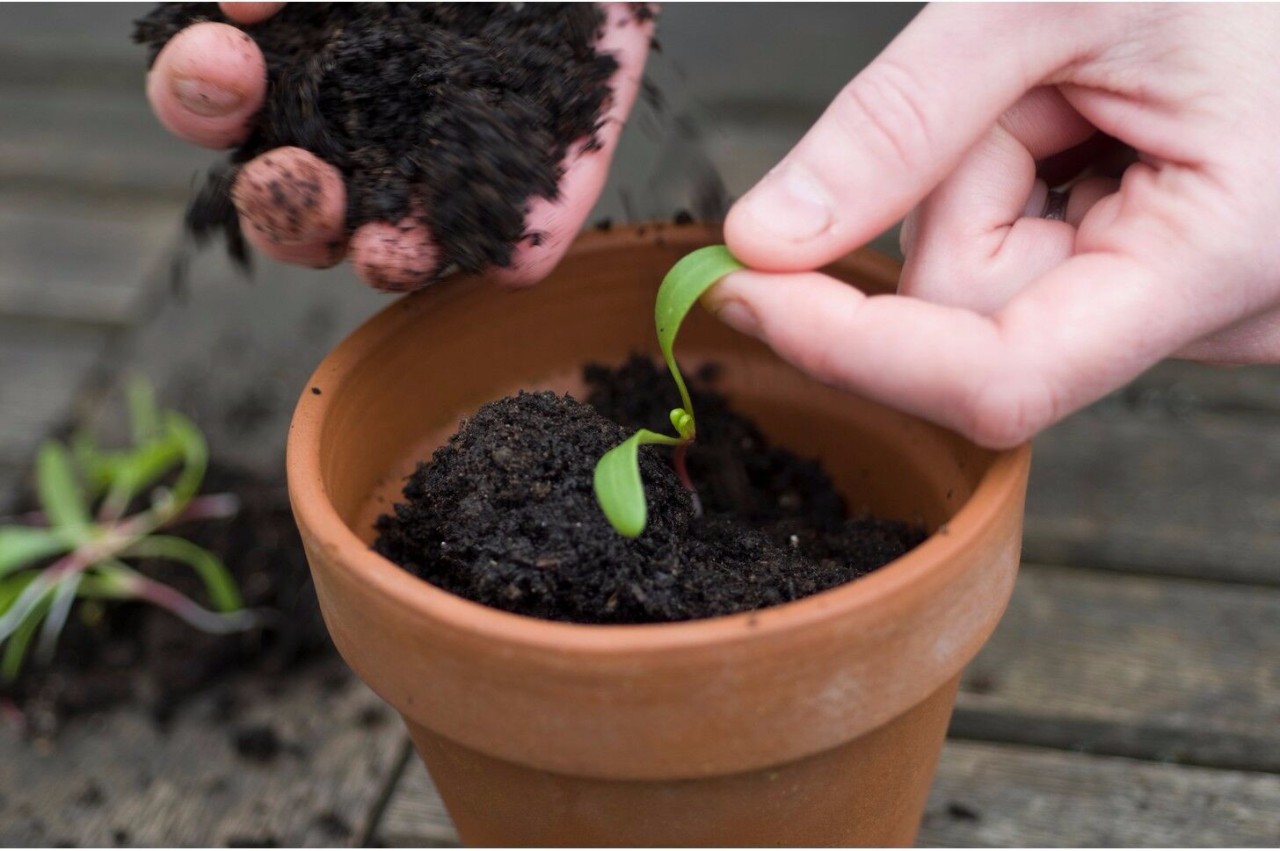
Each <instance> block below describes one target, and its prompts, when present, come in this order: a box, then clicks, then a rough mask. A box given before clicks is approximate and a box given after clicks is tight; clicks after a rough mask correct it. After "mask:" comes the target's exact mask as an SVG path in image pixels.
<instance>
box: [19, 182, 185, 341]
mask: <svg viewBox="0 0 1280 851" xmlns="http://www.w3.org/2000/svg"><path fill="white" fill-rule="evenodd" d="M181 216H182V205H181V204H180V203H176V202H163V201H156V202H146V201H140V200H137V199H129V198H112V197H94V196H90V197H80V198H77V199H69V198H60V197H56V196H55V197H50V196H48V195H45V194H32V193H27V192H5V191H0V316H9V317H20V318H33V319H44V320H54V321H58V322H75V323H82V324H86V325H96V326H103V327H109V328H110V327H128V326H130V325H132V324H134V323H135V322H137V321H138V320H140V319H141V318H142V308H143V305H144V301H145V297H146V295H147V294H148V292H149V291H150V290H151V289H153V288H154V287H155V286H156V284H157V283H158V281H157V277H158V275H157V272H158V271H160V270H158V269H157V266H158V265H161V259H162V258H163V256H164V255H165V253H166V251H167V250H168V249H169V247H170V244H171V243H172V242H173V240H174V239H175V238H176V237H177V235H178V227H179V226H178V222H179V220H180V219H181Z"/></svg>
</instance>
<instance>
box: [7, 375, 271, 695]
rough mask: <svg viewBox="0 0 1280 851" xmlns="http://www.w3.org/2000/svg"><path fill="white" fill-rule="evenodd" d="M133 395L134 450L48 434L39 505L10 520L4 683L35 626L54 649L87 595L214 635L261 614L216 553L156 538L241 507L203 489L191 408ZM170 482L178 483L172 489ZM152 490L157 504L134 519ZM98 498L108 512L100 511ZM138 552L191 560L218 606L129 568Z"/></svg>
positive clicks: (133, 390)
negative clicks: (138, 606) (149, 608)
mask: <svg viewBox="0 0 1280 851" xmlns="http://www.w3.org/2000/svg"><path fill="white" fill-rule="evenodd" d="M128 396H129V415H130V421H131V425H132V431H133V444H134V445H133V447H132V448H131V449H128V450H122V451H105V450H102V449H99V448H98V446H97V444H96V443H95V442H94V441H93V440H92V439H91V438H89V437H88V436H87V435H78V436H76V437H75V438H73V439H72V441H71V444H70V445H69V446H68V445H65V444H63V443H60V442H58V441H55V440H47V441H45V442H44V444H43V445H42V446H41V447H40V450H39V454H38V455H37V457H36V490H37V493H38V496H39V500H40V507H41V510H40V511H38V512H35V513H33V514H31V515H28V516H27V517H25V518H22V519H24V520H25V521H26V522H25V523H23V524H21V525H0V646H2V647H3V653H2V654H0V680H4V681H11V680H13V679H15V678H16V677H17V676H18V673H19V671H20V670H21V668H22V663H23V660H24V658H25V656H26V653H27V649H28V647H29V646H30V644H31V641H32V640H33V639H34V638H36V633H37V630H38V631H39V646H38V648H37V655H38V657H39V658H40V660H41V661H45V662H47V661H48V660H49V659H50V658H51V657H52V655H53V651H54V649H55V647H56V645H57V641H58V637H59V636H60V635H61V633H62V629H63V627H64V626H65V625H66V623H67V619H68V617H69V616H70V614H71V608H72V605H73V604H74V603H75V601H76V600H77V599H78V598H79V599H87V600H141V601H144V602H148V603H152V604H154V605H157V606H160V607H162V608H165V609H167V610H169V611H170V612H172V613H173V614H175V615H177V616H178V617H179V618H182V619H183V620H185V621H186V622H187V623H189V624H191V625H192V626H194V627H196V628H197V629H201V630H204V631H206V632H234V631H238V630H242V629H246V628H247V627H249V626H251V625H252V624H253V623H254V622H255V619H254V616H253V615H252V614H251V613H250V612H248V611H246V610H245V609H244V608H243V604H242V603H241V600H240V593H239V591H238V590H237V588H236V585H235V580H234V579H233V578H232V577H231V574H230V573H228V572H227V569H226V567H225V566H224V565H223V564H222V562H221V561H220V560H219V559H218V557H217V556H215V555H214V554H213V553H211V552H208V551H207V550H205V549H203V548H201V547H198V546H196V545H195V544H193V543H191V542H190V541H188V540H185V539H183V538H178V537H174V536H172V535H160V534H156V533H157V532H158V531H160V530H162V529H165V528H166V527H168V526H171V525H173V524H175V523H177V522H179V521H185V520H198V519H212V518H218V517H230V516H232V515H234V514H235V513H236V511H237V510H238V503H237V500H236V498H235V497H234V496H232V495H230V494H218V495H213V496H197V495H196V494H197V492H198V491H199V489H200V483H201V481H202V480H203V478H204V473H205V468H206V466H207V463H208V447H207V445H206V443H205V439H204V436H203V435H202V434H201V433H200V431H199V429H197V428H196V426H195V425H194V424H193V423H192V422H191V421H190V420H188V419H187V418H186V417H184V416H182V415H181V414H179V413H177V412H175V411H161V410H159V409H158V408H157V407H156V401H155V394H154V392H153V391H152V389H151V387H150V386H149V385H147V384H146V383H144V382H142V381H134V382H132V383H131V384H130V387H129V392H128ZM174 474H176V475H174ZM165 480H169V481H171V482H172V483H171V484H170V485H169V486H162V485H161V482H162V481H165ZM148 489H150V494H149V503H150V505H149V507H148V508H146V509H143V510H141V511H138V512H137V513H135V514H133V515H131V516H125V512H126V511H127V510H128V508H129V506H130V504H131V503H133V502H134V500H135V499H136V498H137V497H138V496H140V495H142V494H143V493H144V492H146V491H148ZM95 501H97V502H98V510H97V511H96V513H91V512H90V508H91V506H92V505H93V504H94V502H95ZM137 558H163V559H169V560H172V561H177V562H182V563H185V564H187V565H189V566H190V567H191V568H192V569H193V570H195V571H196V573H197V574H198V575H199V577H200V579H201V580H202V581H203V583H204V586H205V589H206V591H207V592H208V595H209V600H210V602H211V603H212V604H213V607H214V609H216V611H210V610H209V609H206V608H203V607H202V606H200V605H198V604H197V603H196V602H195V601H193V600H191V599H189V598H188V597H186V596H184V595H183V594H181V593H179V592H178V591H177V590H175V589H174V588H172V587H170V586H168V585H164V584H162V583H160V582H157V581H155V580H154V579H151V578H149V577H146V576H143V575H142V574H141V573H138V572H137V571H136V570H134V569H133V568H131V567H129V566H128V565H127V564H125V560H126V559H137Z"/></svg>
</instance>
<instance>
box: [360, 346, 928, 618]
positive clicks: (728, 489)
mask: <svg viewBox="0 0 1280 851" xmlns="http://www.w3.org/2000/svg"><path fill="white" fill-rule="evenodd" d="M586 378H587V381H588V384H589V385H590V388H591V393H590V395H589V397H588V399H587V403H586V404H583V403H580V402H577V401H575V400H573V399H572V398H570V397H567V396H564V397H560V396H556V395H555V394H553V393H549V392H543V393H520V394H518V395H517V396H514V397H508V398H506V399H502V400H499V401H497V402H493V403H490V404H488V405H486V406H484V407H483V408H481V409H480V410H479V411H478V412H477V413H476V414H475V416H473V417H471V418H470V419H468V420H467V421H466V422H465V423H464V424H463V426H462V428H461V429H460V431H459V432H458V434H456V435H454V436H453V437H452V438H451V439H450V440H449V442H448V443H447V444H446V445H445V446H443V447H441V448H440V449H439V450H437V451H436V453H435V454H434V456H433V457H432V459H431V461H430V462H428V463H424V464H421V465H419V467H418V469H417V471H416V472H415V473H414V474H413V475H412V476H411V477H410V478H409V480H408V482H407V484H406V485H405V488H404V496H405V499H406V501H405V502H403V503H399V504H397V505H396V506H395V508H394V513H393V514H388V515H383V516H382V517H381V518H379V520H378V522H377V530H378V538H377V540H376V542H375V544H374V547H375V549H376V550H377V551H378V552H380V553H381V554H383V555H384V556H386V557H387V558H389V559H391V560H392V561H394V562H396V563H398V564H400V565H401V566H403V567H404V568H405V569H407V570H409V571H410V572H411V573H414V574H416V575H417V576H419V577H421V578H423V579H425V580H427V581H428V582H430V583H432V584H434V585H437V586H439V587H441V588H444V589H445V590H447V591H450V592H453V593H455V594H458V595H461V596H463V597H466V598H468V599H471V600H475V601H477V602H480V603H485V604H487V605H490V606H494V607H496V608H499V609H505V610H507V611H510V612H516V613H519V614H524V615H531V616H534V617H540V618H547V619H550V620H561V621H574V622H579V623H601V624H623V623H648V622H660V621H683V620H690V619H694V618H702V617H711V616H715V615H725V614H731V613H735V612H744V611H750V610H753V609H760V608H765V607H768V606H775V605H778V604H781V603H785V602H788V601H791V600H796V599H799V598H801V597H806V596H809V595H811V594H816V593H818V592H819V591H823V590H826V589H828V588H832V587H834V586H836V585H840V584H842V583H844V582H848V581H850V580H853V579H857V578H858V577H860V576H863V575H865V574H867V573H869V572H871V571H873V570H875V569H877V568H879V567H881V566H883V565H884V564H886V563H888V562H889V561H891V560H893V559H895V558H897V557H898V556H900V555H902V554H904V553H906V552H907V551H908V550H910V549H911V548H912V547H914V546H916V545H917V544H919V543H920V542H921V541H923V540H924V538H925V536H926V533H925V531H924V529H923V528H921V527H918V526H914V525H911V524H908V523H904V522H899V521H896V520H883V519H877V518H873V517H856V518H846V516H845V509H844V501H843V499H842V498H841V496H840V494H839V493H837V492H836V490H835V488H834V487H833V486H832V484H831V481H830V479H829V478H828V477H827V475H826V474H825V473H824V472H823V471H822V469H821V467H820V466H819V465H818V464H817V463H815V462H814V461H811V460H806V459H804V458H801V457H799V456H797V455H795V454H793V453H791V452H789V451H787V450H785V449H782V448H780V447H776V446H772V445H770V443H769V442H768V440H766V439H765V437H764V435H763V434H761V432H760V431H759V429H758V428H757V427H756V426H755V425H754V424H753V423H752V422H751V421H750V420H748V419H746V418H745V417H742V416H741V415H739V414H736V413H734V412H733V411H732V410H731V409H730V407H729V405H728V403H727V402H726V400H725V399H724V397H723V396H721V395H719V394H717V393H715V392H714V391H713V390H711V389H710V388H709V386H708V382H709V381H710V380H712V379H713V378H714V374H713V372H712V371H704V373H703V374H702V375H701V376H700V378H699V380H697V381H695V382H694V387H693V388H692V392H693V403H694V409H695V410H696V411H697V416H698V440H697V441H696V442H695V443H694V444H693V446H692V447H691V449H690V451H689V459H688V460H689V469H690V473H691V475H692V478H693V480H694V482H695V483H696V484H697V485H698V492H699V495H700V499H701V501H702V506H703V514H702V516H697V514H696V513H695V510H694V505H693V501H692V499H691V497H690V494H689V492H688V491H687V490H686V489H685V488H684V487H683V486H682V485H681V483H680V481H679V480H678V478H677V476H676V474H675V473H674V472H673V470H672V467H671V464H670V460H669V455H670V452H669V450H664V449H660V448H657V447H645V448H644V449H642V450H641V453H640V456H641V457H640V468H641V475H642V476H643V479H644V483H645V491H646V494H647V496H648V503H649V520H648V525H647V527H646V529H645V531H644V533H643V534H641V536H640V537H639V538H637V539H635V540H628V539H626V538H623V537H622V536H620V535H619V534H618V533H617V532H615V531H614V530H613V529H612V528H611V527H610V526H609V524H608V522H607V521H606V520H605V518H604V515H603V514H602V513H601V511H600V508H599V506H598V505H597V503H596V500H595V496H594V493H593V490H592V472H593V469H594V467H595V463H596V460H597V459H599V457H600V456H601V455H603V454H604V453H605V452H606V451H607V450H609V449H610V448H612V447H613V446H616V445H617V444H618V443H621V442H622V441H623V440H624V439H626V438H627V437H628V436H630V434H631V433H632V432H633V431H634V430H635V428H637V427H640V426H645V427H648V428H654V429H662V430H664V431H666V430H668V429H666V428H664V424H665V423H666V422H667V412H668V411H670V410H671V408H673V407H675V406H676V405H678V404H679V398H678V396H677V395H676V391H675V388H674V386H673V384H672V382H671V378H670V376H669V374H667V372H666V371H665V369H664V370H659V369H658V368H657V367H655V365H654V364H653V363H652V362H650V361H649V360H648V359H646V358H642V357H636V358H633V359H632V360H631V361H630V362H628V363H627V364H626V365H625V366H623V367H621V368H620V369H617V370H610V369H607V368H604V367H599V366H591V367H588V368H587V370H586ZM624 426H625V427H624Z"/></svg>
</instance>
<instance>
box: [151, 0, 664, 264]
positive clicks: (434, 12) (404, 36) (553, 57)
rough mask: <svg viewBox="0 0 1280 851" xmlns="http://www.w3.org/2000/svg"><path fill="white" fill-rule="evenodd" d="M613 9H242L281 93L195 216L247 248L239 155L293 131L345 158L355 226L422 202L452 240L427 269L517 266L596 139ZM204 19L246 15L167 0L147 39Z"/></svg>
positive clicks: (443, 242) (405, 212)
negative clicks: (239, 203)
mask: <svg viewBox="0 0 1280 851" xmlns="http://www.w3.org/2000/svg"><path fill="white" fill-rule="evenodd" d="M641 5H642V6H643V4H641ZM638 12H642V13H643V14H646V15H647V14H650V13H649V12H648V10H647V8H642V9H640V10H638ZM603 20H604V18H603V14H602V13H601V11H600V9H599V8H598V7H597V6H596V5H595V4H552V3H522V4H466V3H440V4H433V3H424V4H418V3H404V4H401V3H387V4H383V3H369V4H364V3H360V4H355V3H317V4H310V3H298V4H289V5H288V6H286V7H285V8H284V10H283V11H281V12H279V13H277V14H276V15H274V16H273V17H271V18H269V19H267V20H266V21H264V22H262V23H259V24H254V25H237V24H232V25H233V26H239V27H240V28H241V29H243V30H244V31H245V32H246V33H247V34H248V35H249V36H250V37H252V38H253V40H254V41H255V42H257V44H258V46H259V48H261V50H262V53H263V56H264V58H265V59H266V64H267V76H268V86H267V97H266V102H265V103H264V104H263V107H262V109H261V111H260V112H259V113H258V115H257V116H256V118H255V120H254V123H253V127H252V132H251V134H250V136H249V138H248V139H247V140H246V141H245V142H244V143H243V144H242V145H240V146H239V147H238V148H236V149H235V151H234V152H233V153H232V155H231V160H230V165H229V167H219V168H217V169H215V170H214V171H213V172H211V174H210V179H209V181H208V182H207V184H206V186H205V187H204V189H203V190H202V191H201V192H200V193H199V194H198V195H197V197H196V198H195V200H194V201H193V203H192V206H191V208H190V210H189V212H188V217H187V222H188V227H189V228H190V229H191V231H192V233H193V234H194V235H195V236H196V238H197V240H198V241H203V240H204V239H207V238H208V236H209V235H210V234H212V233H214V232H217V231H222V232H224V233H225V234H226V235H227V239H228V243H229V245H230V246H231V249H232V253H233V254H236V255H238V256H240V257H241V258H242V259H243V258H244V257H245V247H244V243H243V241H242V239H241V236H240V233H239V230H238V228H239V225H238V223H237V220H236V215H235V210H234V208H233V207H232V205H231V203H230V199H229V192H230V188H231V184H232V183H233V181H234V178H235V173H236V169H237V167H238V166H239V165H240V164H242V163H245V162H248V161H249V160H250V159H252V158H254V157H256V156H257V155H259V154H261V153H263V152H265V151H268V150H270V149H272V148H276V147H280V146H285V145H292V146H297V147H300V148H305V149H306V150H308V151H311V152H312V153H314V154H316V155H317V156H319V157H320V158H321V159H323V160H325V161H326V162H329V163H331V164H332V165H334V166H336V167H337V168H338V169H339V171H341V172H342V174H343V176H344V178H345V182H346V187H347V221H346V224H347V228H348V231H353V230H355V228H357V227H359V226H360V225H362V224H364V223H366V222H371V221H388V222H392V223H398V222H400V221H402V220H403V219H405V218H409V217H412V218H414V219H416V220H418V221H420V222H421V223H422V224H424V225H426V226H427V228H428V229H429V230H430V231H431V233H432V234H433V236H434V239H435V241H436V243H437V244H438V246H439V248H440V256H439V260H438V265H437V267H436V269H435V270H424V272H425V273H429V275H432V274H433V275H438V274H440V273H441V272H442V271H443V270H445V269H447V268H449V267H451V266H457V267H458V268H461V269H463V270H465V271H472V272H474V271H479V270H480V269H483V268H484V267H486V266H489V265H498V266H506V265H508V264H509V263H510V260H511V256H512V251H513V248H514V245H515V244H516V243H517V242H519V241H521V240H523V239H531V240H536V239H537V238H538V236H537V234H529V233H526V231H525V222H524V220H525V213H526V211H527V209H528V206H529V202H530V201H531V200H532V199H534V198H551V199H554V198H556V197H557V191H558V190H557V184H558V182H559V179H560V175H561V173H562V161H563V160H564V158H565V154H566V153H567V152H568V151H569V148H570V145H572V144H574V143H577V142H583V141H585V142H586V144H587V145H588V146H590V145H591V144H593V143H594V139H595V131H596V128H597V125H598V123H599V121H600V116H601V115H602V113H603V110H604V107H605V105H606V104H607V102H608V99H609V97H610V91H611V90H610V87H609V79H610V78H611V76H612V75H613V72H614V71H615V70H616V69H617V62H616V61H615V60H614V59H613V57H612V56H610V55H608V54H601V53H598V52H597V51H596V48H595V45H596V42H597V39H598V36H599V31H600V27H601V25H602V23H603ZM199 21H217V22H222V23H232V22H230V21H229V20H227V18H226V17H225V16H223V15H222V13H221V12H220V11H219V9H218V5H217V4H216V3H167V4H162V5H161V6H159V7H158V8H157V9H155V10H154V11H152V12H151V13H150V14H148V15H147V16H146V17H144V18H142V19H141V20H139V21H138V22H137V24H136V29H135V31H134V40H135V41H137V42H140V43H142V44H145V45H147V46H148V47H149V48H150V61H151V62H154V61H155V58H156V56H157V55H158V54H159V52H160V49H161V48H162V47H164V45H165V44H167V43H168V41H169V39H171V38H172V37H173V36H174V35H176V34H177V33H178V32H179V31H180V30H181V29H183V28H184V27H186V26H188V25H190V24H192V23H196V22H199Z"/></svg>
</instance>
